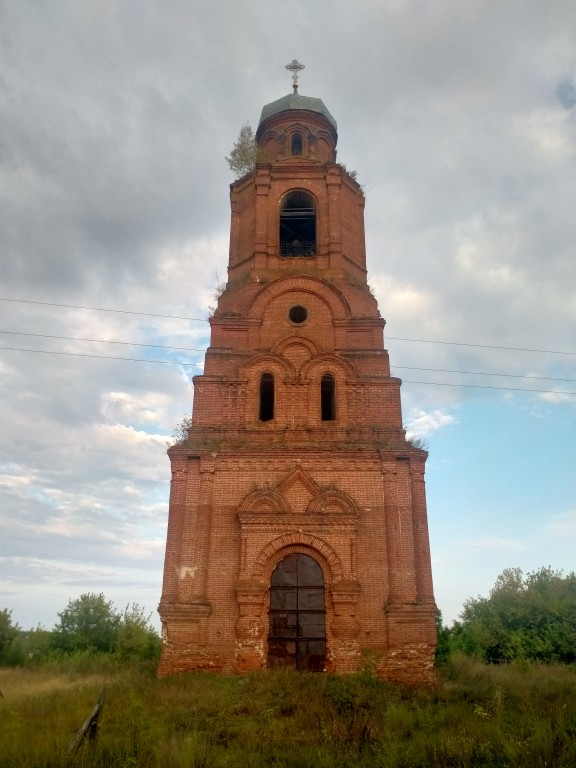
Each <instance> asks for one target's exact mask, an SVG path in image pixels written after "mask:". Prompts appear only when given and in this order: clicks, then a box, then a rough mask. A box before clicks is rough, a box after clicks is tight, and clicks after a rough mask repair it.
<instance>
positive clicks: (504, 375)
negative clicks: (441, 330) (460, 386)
mask: <svg viewBox="0 0 576 768" xmlns="http://www.w3.org/2000/svg"><path fill="white" fill-rule="evenodd" d="M391 368H394V369H396V370H402V371H433V372H434V373H461V374H463V375H465V376H499V377H501V378H503V379H534V381H563V382H566V383H568V384H576V379H556V378H553V377H552V376H530V375H528V374H520V373H488V372H487V371H455V370H451V369H450V368H417V367H415V366H411V365H392V366H391Z"/></svg>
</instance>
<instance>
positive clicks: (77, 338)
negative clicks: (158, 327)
mask: <svg viewBox="0 0 576 768" xmlns="http://www.w3.org/2000/svg"><path fill="white" fill-rule="evenodd" d="M0 333H3V334H5V335H9V336H32V337H34V338H35V339H60V340H63V341H89V342H94V343H95V344H123V345H125V346H128V347H150V348H151V349H169V350H177V351H179V352H205V351H206V347H201V348H198V347H170V346H167V345H166V344H143V343H141V342H139V341H113V340H110V339H84V338H82V337H81V336H56V335H54V334H51V333H24V332H23V331H2V330H0Z"/></svg>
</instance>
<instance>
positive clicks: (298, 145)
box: [292, 133, 302, 155]
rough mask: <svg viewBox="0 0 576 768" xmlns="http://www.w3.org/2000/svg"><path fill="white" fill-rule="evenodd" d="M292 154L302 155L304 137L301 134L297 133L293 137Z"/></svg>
mask: <svg viewBox="0 0 576 768" xmlns="http://www.w3.org/2000/svg"><path fill="white" fill-rule="evenodd" d="M292 154H293V155H301V154H302V135H301V134H300V133H295V134H294V135H293V136H292Z"/></svg>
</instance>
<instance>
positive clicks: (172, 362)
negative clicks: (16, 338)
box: [0, 347, 196, 365]
mask: <svg viewBox="0 0 576 768" xmlns="http://www.w3.org/2000/svg"><path fill="white" fill-rule="evenodd" d="M0 350H9V351H10V352H33V353H34V354H37V355H65V356H66V357H94V358H96V359H97V360H128V361H130V362H133V363H158V364H160V365H196V363H185V362H182V361H178V360H176V361H175V360H149V359H148V358H147V357H116V356H114V355H89V354H87V353H84V352H54V351H52V350H48V349H23V348H21V347H0Z"/></svg>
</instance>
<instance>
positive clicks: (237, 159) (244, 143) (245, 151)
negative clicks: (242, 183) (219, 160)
mask: <svg viewBox="0 0 576 768" xmlns="http://www.w3.org/2000/svg"><path fill="white" fill-rule="evenodd" d="M259 159H260V149H259V147H258V144H257V143H256V137H255V136H254V131H253V130H252V126H251V125H250V123H244V125H243V126H242V128H240V133H239V134H238V139H237V140H236V141H235V143H234V147H233V149H232V152H230V154H229V155H228V156H227V157H226V162H227V163H228V167H229V168H230V170H231V171H232V172H233V173H234V174H235V175H236V178H237V179H239V178H240V177H241V176H244V175H245V174H247V173H251V172H252V171H253V170H254V168H255V167H256V163H257V162H258V161H259Z"/></svg>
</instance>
